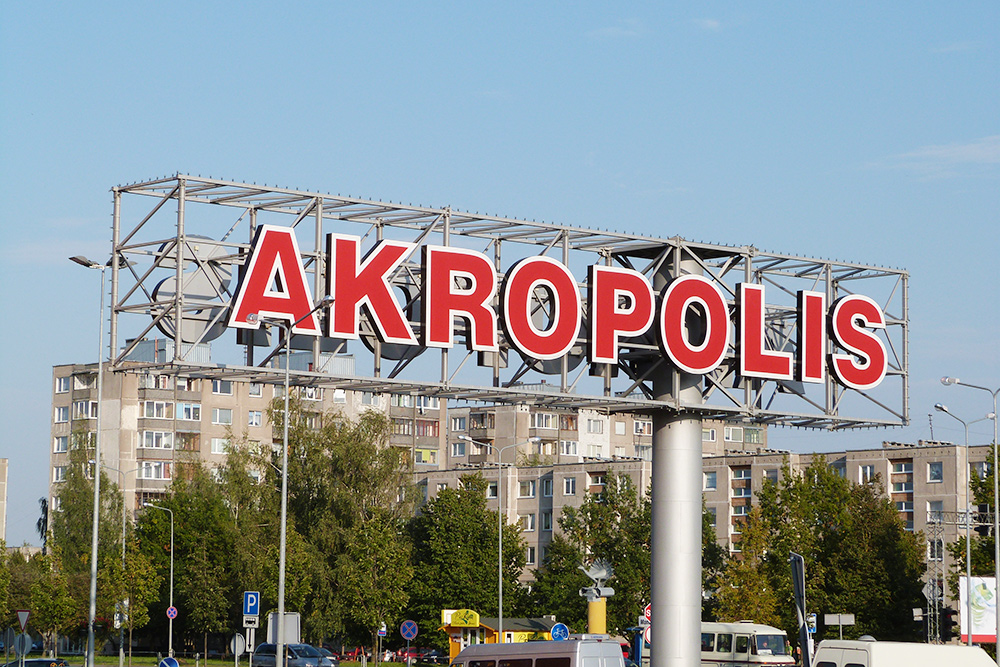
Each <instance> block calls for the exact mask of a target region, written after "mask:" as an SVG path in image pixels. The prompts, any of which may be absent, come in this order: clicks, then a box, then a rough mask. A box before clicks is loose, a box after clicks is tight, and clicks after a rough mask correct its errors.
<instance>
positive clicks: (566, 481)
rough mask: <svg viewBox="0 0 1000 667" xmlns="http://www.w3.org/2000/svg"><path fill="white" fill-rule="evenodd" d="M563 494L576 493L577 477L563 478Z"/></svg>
mask: <svg viewBox="0 0 1000 667" xmlns="http://www.w3.org/2000/svg"><path fill="white" fill-rule="evenodd" d="M563 495H564V496H575V495H576V477H564V478H563Z"/></svg>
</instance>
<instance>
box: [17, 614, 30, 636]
mask: <svg viewBox="0 0 1000 667" xmlns="http://www.w3.org/2000/svg"><path fill="white" fill-rule="evenodd" d="M30 615H31V612H30V611H28V610H27V609H18V610H17V622H18V623H20V624H21V632H24V628H25V626H27V625H28V616H30Z"/></svg>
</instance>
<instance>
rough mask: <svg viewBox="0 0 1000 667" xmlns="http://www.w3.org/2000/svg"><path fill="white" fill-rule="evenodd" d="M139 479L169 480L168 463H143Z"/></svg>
mask: <svg viewBox="0 0 1000 667" xmlns="http://www.w3.org/2000/svg"><path fill="white" fill-rule="evenodd" d="M139 479H170V461H145V462H143V464H142V467H141V468H139Z"/></svg>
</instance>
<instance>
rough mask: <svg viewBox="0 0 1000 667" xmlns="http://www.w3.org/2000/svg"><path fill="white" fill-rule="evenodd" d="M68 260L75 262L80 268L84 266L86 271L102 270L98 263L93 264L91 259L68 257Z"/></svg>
mask: <svg viewBox="0 0 1000 667" xmlns="http://www.w3.org/2000/svg"><path fill="white" fill-rule="evenodd" d="M69 259H70V261H71V262H76V263H77V264H79V265H80V266H85V267H87V268H88V269H100V268H103V267H102V266H101V265H100V264H99V263H97V262H95V261H94V260H92V259H87V258H86V257H84V256H83V255H76V256H75V257H70V258H69Z"/></svg>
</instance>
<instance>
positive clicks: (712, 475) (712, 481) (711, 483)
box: [702, 471, 719, 491]
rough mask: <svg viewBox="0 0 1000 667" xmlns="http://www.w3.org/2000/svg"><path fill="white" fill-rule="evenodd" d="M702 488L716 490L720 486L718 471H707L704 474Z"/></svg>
mask: <svg viewBox="0 0 1000 667" xmlns="http://www.w3.org/2000/svg"><path fill="white" fill-rule="evenodd" d="M702 477H703V482H702V490H703V491H715V490H716V489H717V488H719V487H718V477H719V476H718V473H716V472H714V471H713V472H706V473H704V474H703V475H702Z"/></svg>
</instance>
